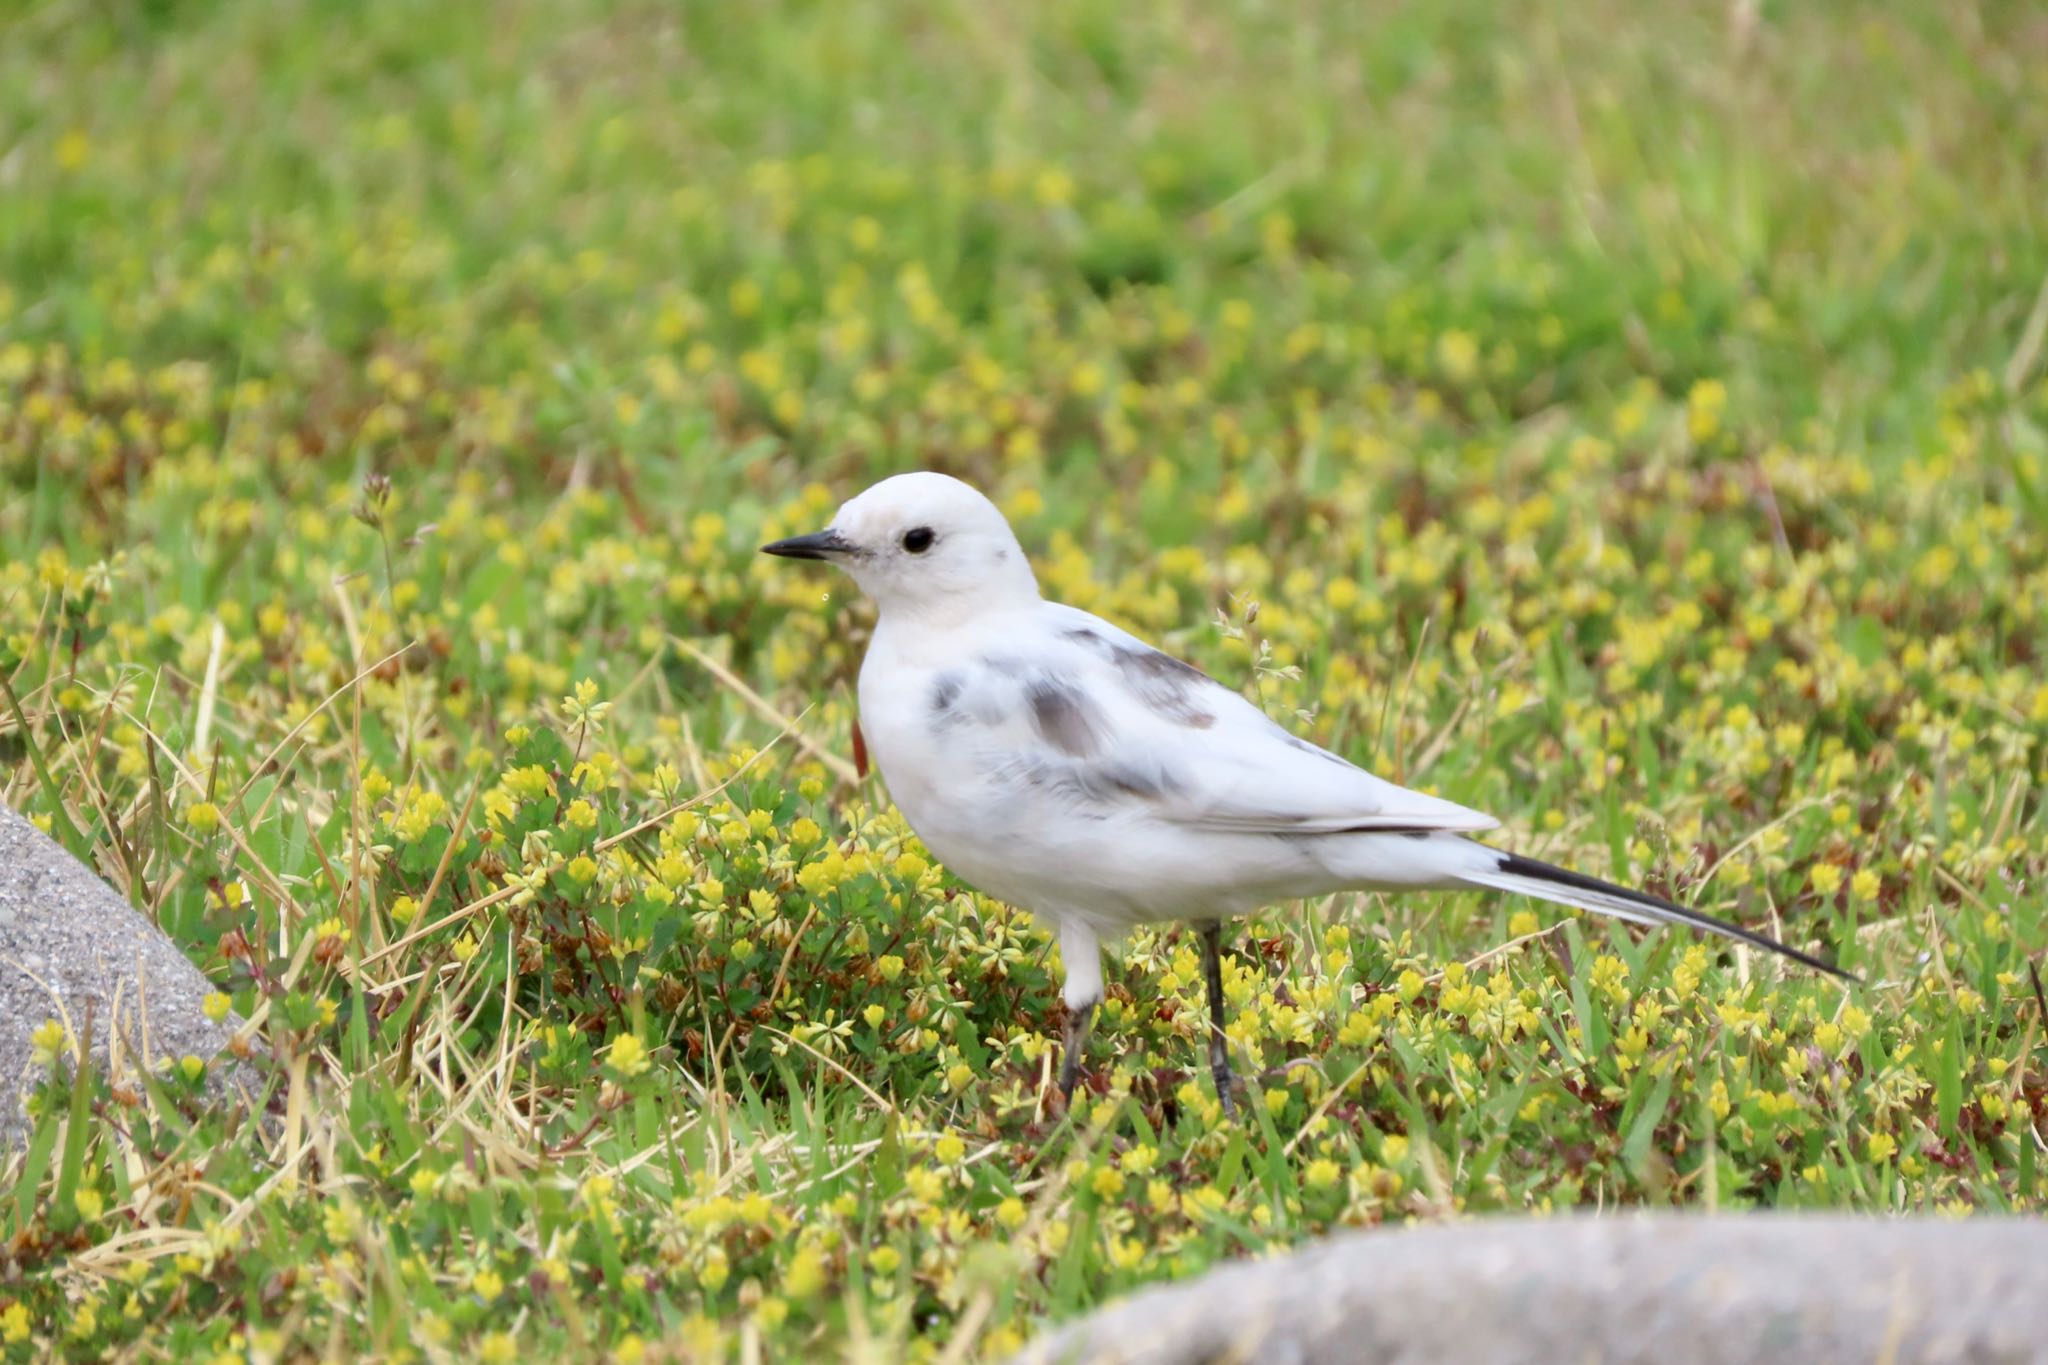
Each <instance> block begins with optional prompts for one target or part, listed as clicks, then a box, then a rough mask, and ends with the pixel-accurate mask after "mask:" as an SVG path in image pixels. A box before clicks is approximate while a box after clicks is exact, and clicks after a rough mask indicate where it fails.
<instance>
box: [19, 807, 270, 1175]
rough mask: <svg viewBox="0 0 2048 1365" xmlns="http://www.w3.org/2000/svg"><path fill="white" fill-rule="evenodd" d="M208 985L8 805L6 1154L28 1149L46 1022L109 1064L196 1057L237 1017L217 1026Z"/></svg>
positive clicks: (215, 1046)
mask: <svg viewBox="0 0 2048 1365" xmlns="http://www.w3.org/2000/svg"><path fill="white" fill-rule="evenodd" d="M210 989H211V988H210V987H209V986H208V985H207V982H206V978H205V977H203V976H201V975H200V974H199V971H198V970H197V969H196V968H195V967H193V965H192V964H191V962H189V961H187V960H186V958H185V955H184V954H183V953H181V952H179V951H178V947H177V945H176V944H174V943H172V942H171V941H170V939H168V938H167V937H165V936H164V934H163V933H162V932H161V931H160V930H158V929H157V927H156V926H155V925H153V924H151V923H150V922H149V920H148V919H147V918H145V917H144V916H143V915H142V914H140V913H139V912H138V911H137V910H136V909H135V908H134V907H133V906H131V905H130V904H128V901H127V899H126V898H125V897H123V896H122V895H121V894H120V893H119V892H117V891H115V890H114V889H113V888H112V887H110V886H108V885H107V884H106V883H105V882H104V881H102V880H100V878H99V877H98V876H96V875H95V874H94V873H93V871H92V869H90V868H88V867H86V866H85V865H84V864H83V863H81V862H79V861H78V860H77V859H76V858H73V857H72V856H71V855H70V854H69V853H67V852H65V851H64V849H63V847H62V846H61V845H59V844H58V843H57V842H56V841H55V840H53V839H51V838H49V837H48V836H47V835H45V834H44V833H43V832H42V831H41V830H39V829H37V828H36V827H35V826H34V825H32V824H30V823H29V822H28V821H27V820H26V819H24V818H23V817H22V816H20V815H18V814H16V813H15V812H14V811H11V810H9V809H7V808H6V807H5V806H0V1151H5V1150H8V1149H10V1148H13V1147H17V1146H19V1145H21V1144H22V1143H23V1142H24V1141H25V1140H26V1138H27V1135H28V1132H29V1125H28V1120H27V1116H26V1113H25V1109H24V1106H25V1105H26V1103H27V1100H28V1096H29V1093H30V1091H31V1090H32V1089H33V1088H34V1087H35V1085H36V1084H37V1083H38V1082H39V1081H40V1080H41V1079H42V1077H43V1070H42V1068H40V1067H38V1066H35V1065H34V1064H33V1063H32V1062H31V1060H30V1052H31V1046H30V1043H29V1037H30V1035H31V1034H33V1033H34V1032H35V1031H36V1029H38V1028H40V1027H41V1026H42V1025H43V1023H44V1022H45V1021H47V1020H50V1019H57V1020H60V1021H65V1022H66V1023H67V1024H68V1026H69V1027H70V1028H71V1030H72V1032H73V1034H74V1035H75V1036H76V1035H82V1034H83V1032H84V1029H85V1021H86V1018H87V1015H88V1013H90V1016H91V1019H92V1052H93V1056H94V1058H95V1059H96V1064H97V1065H98V1066H100V1067H102V1068H104V1067H107V1066H108V1065H109V1064H110V1058H111V1064H112V1065H113V1066H114V1067H115V1073H114V1074H116V1075H119V1074H123V1073H126V1074H130V1075H132V1074H133V1073H134V1071H135V1069H136V1068H137V1067H138V1066H149V1065H152V1064H154V1063H155V1062H156V1061H157V1060H158V1059H160V1058H169V1059H172V1060H174V1061H175V1060H176V1059H177V1058H180V1057H183V1056H185V1055H186V1054H187V1053H191V1054H193V1055H196V1056H200V1057H208V1058H210V1057H212V1056H213V1055H214V1054H215V1053H217V1052H219V1051H220V1050H221V1048H222V1047H224V1046H225V1045H226V1044H227V1042H228V1039H229V1037H230V1036H231V1033H230V1031H231V1029H232V1028H233V1027H234V1026H235V1025H236V1024H237V1023H238V1021H237V1020H236V1019H235V1018H234V1017H233V1016H230V1017H229V1018H228V1019H227V1020H226V1021H225V1022H224V1023H222V1024H215V1023H212V1022H211V1021H209V1020H208V1019H207V1018H206V1016H205V1015H204V1014H203V1013H201V1010H200V1004H201V1002H202V1001H203V1000H204V999H205V998H206V995H207V993H208V991H209V990H210Z"/></svg>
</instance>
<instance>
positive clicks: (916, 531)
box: [903, 526, 938, 555]
mask: <svg viewBox="0 0 2048 1365" xmlns="http://www.w3.org/2000/svg"><path fill="white" fill-rule="evenodd" d="M937 539H938V536H937V535H935V534H934V533H933V531H932V528H931V527H929V526H913V527H911V528H910V529H909V530H908V531H905V532H904V533H903V548H904V549H906V550H908V551H910V553H912V554H914V555H921V554H923V553H924V552H925V551H926V550H929V549H931V547H932V542H933V541H934V540H937Z"/></svg>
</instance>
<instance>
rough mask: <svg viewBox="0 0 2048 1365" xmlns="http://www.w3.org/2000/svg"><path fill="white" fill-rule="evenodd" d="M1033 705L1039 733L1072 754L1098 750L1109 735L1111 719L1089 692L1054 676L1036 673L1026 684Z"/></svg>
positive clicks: (1027, 698) (1083, 755) (1080, 755)
mask: <svg viewBox="0 0 2048 1365" xmlns="http://www.w3.org/2000/svg"><path fill="white" fill-rule="evenodd" d="M1024 700H1025V702H1026V703H1027V704H1028V705H1029V706H1030V708H1031V727H1032V728H1033V729H1034V730H1036V731H1037V732H1038V737H1039V738H1040V739H1043V740H1044V741H1045V742H1046V743H1048V744H1050V745H1052V747H1053V748H1055V749H1058V750H1059V751H1060V752H1061V753H1063V754H1067V755H1069V756H1070V757H1073V758H1088V757H1090V756H1092V755H1094V754H1096V753H1099V752H1100V751H1101V749H1102V747H1103V745H1104V742H1105V740H1106V739H1107V732H1108V721H1107V719H1106V718H1105V717H1104V716H1103V714H1102V708H1100V707H1099V706H1097V705H1096V704H1095V703H1094V702H1093V701H1091V700H1089V698H1088V694H1087V693H1086V692H1083V691H1082V690H1081V689H1080V688H1078V687H1075V686H1073V685H1071V684H1069V683H1064V682H1061V681H1060V680H1059V679H1057V678H1053V677H1037V678H1033V679H1031V680H1030V681H1029V682H1027V683H1026V684H1025V685H1024Z"/></svg>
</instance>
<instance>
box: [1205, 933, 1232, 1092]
mask: <svg viewBox="0 0 2048 1365" xmlns="http://www.w3.org/2000/svg"><path fill="white" fill-rule="evenodd" d="M1202 976H1203V978H1204V979H1205V980H1206V982H1207V983H1208V987H1209V1074H1210V1075H1211V1076H1214V1077H1215V1078H1216V1098H1217V1099H1219V1100H1221V1101H1223V1112H1224V1113H1226V1114H1228V1113H1229V1112H1231V1109H1232V1107H1233V1104H1234V1101H1233V1099H1232V1096H1231V1090H1232V1087H1233V1085H1234V1083H1235V1080H1236V1078H1235V1077H1233V1076H1232V1075H1231V1074H1230V1040H1229V1038H1228V1036H1227V1035H1225V1033H1224V1032H1223V925H1222V924H1221V923H1220V922H1218V921H1216V920H1211V921H1209V922H1208V923H1207V924H1204V925H1203V926H1202Z"/></svg>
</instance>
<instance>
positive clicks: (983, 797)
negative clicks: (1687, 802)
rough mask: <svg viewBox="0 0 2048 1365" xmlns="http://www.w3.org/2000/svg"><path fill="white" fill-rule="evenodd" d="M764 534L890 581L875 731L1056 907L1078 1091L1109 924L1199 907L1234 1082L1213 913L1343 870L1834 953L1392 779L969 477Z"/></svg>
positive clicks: (1005, 867) (1220, 1065)
mask: <svg viewBox="0 0 2048 1365" xmlns="http://www.w3.org/2000/svg"><path fill="white" fill-rule="evenodd" d="M763 548H764V549H765V550H767V551H768V552H769V553H771V554H779V555H785V556H789V557H793V558H808V559H824V560H829V561H831V562H833V563H836V564H838V565H839V566H840V567H842V568H844V569H845V570H846V571H847V572H848V573H850V574H851V575H852V576H853V577H854V579H855V581H857V582H858V583H859V584H860V585H861V587H862V588H863V589H865V590H866V591H867V592H868V594H869V595H870V596H871V597H873V598H874V599H875V602H876V604H877V606H878V608H879V611H880V616H879V620H878V621H877V623H876V627H875V634H874V640H873V642H872V643H871V644H870V645H869V647H868V653H867V658H866V659H865V661H864V662H863V663H862V666H861V674H860V716H861V726H862V730H863V732H864V733H865V735H866V736H867V740H868V746H869V748H870V750H871V751H872V753H873V754H874V757H875V761H876V763H877V764H878V765H879V766H880V768H881V770H882V776H883V777H884V779H885V780H886V781H887V782H888V785H889V792H890V795H891V796H892V797H893V798H894V799H895V801H896V804H897V806H898V808H900V809H901V810H902V812H903V814H904V817H905V818H906V819H907V820H908V821H909V822H910V825H911V828H913V829H915V830H916V831H917V833H918V836H919V838H921V839H923V841H924V842H925V844H926V845H927V846H928V847H929V848H930V849H931V850H932V852H933V853H935V854H937V855H938V857H939V858H940V859H941V860H942V861H944V862H945V864H946V865H947V866H948V867H950V868H951V869H952V870H953V871H954V872H955V873H957V874H958V875H959V876H961V877H962V878H964V879H965V880H967V881H968V882H970V883H972V884H973V885H975V886H976V887H978V888H980V889H981V890H983V891H985V892H987V893H988V894H990V895H993V896H997V897H999V898H1001V899H1003V900H1006V901H1008V902H1010V903H1011V904H1013V905H1017V906H1020V907H1022V908H1023V909H1026V910H1029V911H1030V912H1031V913H1032V914H1034V915H1037V916H1040V917H1041V918H1044V919H1048V920H1050V921H1051V922H1052V923H1053V924H1055V925H1056V926H1057V927H1058V929H1059V932H1060V940H1061V955H1062V957H1063V958H1064V959H1065V963H1066V969H1067V979H1066V985H1065V990H1064V992H1063V994H1064V997H1065V1000H1066V1003H1067V1006H1068V1010H1069V1020H1070V1023H1069V1029H1068V1038H1067V1042H1068V1050H1067V1058H1066V1067H1065V1069H1064V1071H1063V1073H1062V1085H1063V1086H1064V1087H1066V1088H1068V1089H1071V1087H1072V1084H1073V1080H1074V1076H1075V1068H1076V1065H1077V1062H1078V1055H1079V1051H1080V1048H1081V1045H1082V1044H1083V1043H1084V1042H1085V1039H1086V1031H1087V1023H1088V1019H1089V1017H1090V1015H1091V1013H1092V1011H1093V1007H1094V1006H1095V1004H1096V1003H1097V1002H1099V1001H1100V999H1101V998H1102V972H1101V958H1100V940H1101V938H1102V937H1104V936H1114V935H1115V934H1117V933H1119V932H1121V931H1122V930H1124V929H1127V928H1129V927H1130V926H1132V925H1135V924H1141V923H1147V922H1153V921H1161V920H1188V921H1193V922H1195V923H1198V924H1201V925H1203V926H1204V934H1203V940H1204V949H1205V954H1204V955H1205V958H1206V959H1207V960H1206V962H1205V966H1206V967H1207V969H1208V975H1209V984H1210V990H1211V1000H1210V1012H1211V1019H1212V1024H1213V1026H1214V1034H1213V1036H1212V1038H1211V1048H1210V1054H1211V1062H1212V1066H1213V1068H1214V1069H1215V1072H1216V1076H1217V1084H1218V1086H1219V1087H1220V1088H1221V1089H1222V1092H1223V1096H1224V1099H1225V1101H1226V1103H1227V1102H1228V1099H1229V1089H1228V1087H1229V1082H1230V1077H1229V1069H1228V1062H1227V1057H1226V1056H1225V1054H1224V1051H1223V1048H1222V1039H1221V1026H1222V1015H1221V1009H1222V1002H1221V999H1220V998H1219V994H1218V991H1217V980H1218V977H1219V975H1220V962H1219V961H1218V958H1217V953H1218V950H1219V948H1218V945H1219V939H1218V935H1217V932H1216V928H1215V926H1216V924H1217V922H1219V921H1220V920H1221V919H1223V918H1225V917H1227V916H1231V915H1236V914H1242V913H1245V912H1247V911H1250V910H1253V909H1256V908H1257V907H1259V906H1261V905H1265V904H1269V903H1271V902H1274V901H1282V900H1292V899H1298V898H1305V897H1313V896H1321V895H1326V894H1328V893H1330V892H1334V891H1342V890H1351V889H1377V890H1402V889H1415V888H1425V887H1439V888H1447V887H1461V886H1462V887H1485V888H1490V889H1495V890H1502V891H1514V892H1519V893H1522V894H1524V895H1531V896H1537V897H1541V898H1542V899H1545V900H1551V901H1557V902H1559V903H1562V904H1565V905H1572V906H1577V907H1579V908H1581V909H1585V910H1590V911H1595V912H1598V913H1601V914H1608V915H1615V916H1618V917H1620V918H1623V919H1630V920H1637V921H1641V922H1645V923H1660V922H1666V923H1682V924H1687V925H1690V926H1692V927H1695V928H1702V929H1708V930H1711V931H1714V932H1717V933H1721V934H1725V935H1728V936H1730V937H1733V938H1738V939H1742V940H1744V941H1746V942H1749V943H1753V944H1757V945H1759V946H1762V947H1766V948H1770V949H1773V950H1775V951H1777V952H1781V953H1784V954H1786V955H1787V956H1789V957H1793V958H1796V959H1798V960H1799V961H1801V962H1804V963H1806V964H1808V965H1810V966H1814V967H1818V968H1820V969H1822V970H1825V971H1830V972H1833V971H1835V969H1834V968H1833V967H1831V966H1829V965H1828V964H1826V963H1824V962H1821V961H1820V960H1818V959H1816V958H1813V957H1810V956H1808V955H1807V954H1804V953H1801V952H1798V951H1796V950H1794V949H1791V948H1787V947H1785V946H1783V945H1782V944H1779V943H1776V942H1774V941H1772V940H1770V939H1768V938H1765V937H1763V936H1762V935H1759V934H1756V933H1754V932H1752V931H1750V930H1748V929H1744V928H1742V927H1740V926H1738V925H1733V924H1727V923H1724V922H1722V921H1719V920H1716V919H1713V918H1711V917H1710V916H1707V915H1704V914H1702V913H1700V912H1699V911H1695V910H1691V909H1688V908H1686V907H1684V906H1680V905H1676V904H1673V903H1671V902H1668V901H1664V900H1661V899H1660V898H1657V897H1654V896H1649V895H1647V894H1645V893H1642V892H1638V891H1631V890H1628V889H1627V888H1624V887H1619V886H1613V885H1611V884H1608V883H1605V882H1600V881H1597V880H1595V879H1593V878H1590V877H1585V876H1582V875H1580V874H1577V873H1572V872H1568V871H1565V870H1564V869H1562V868H1553V867H1550V866H1549V865H1547V864H1544V863H1539V862H1535V861H1533V860H1531V859H1524V858H1519V857H1516V856H1515V855H1512V854H1503V853H1501V852H1500V851H1499V850H1497V849H1492V848H1489V847H1487V846H1486V845H1483V844H1480V843H1477V842H1474V841H1473V840H1471V839H1470V838H1467V837H1466V836H1467V835H1470V834H1472V833H1476V832H1479V831H1483V830H1488V829H1492V828H1494V827H1495V826H1496V825H1497V824H1498V822H1497V821H1495V820H1494V819H1492V818H1491V817H1489V816H1486V815H1483V814H1481V813H1480V812H1478V811H1475V810H1470V809H1468V808H1466V807H1464V806H1460V805H1458V804H1456V803H1455V802H1451V801H1445V800H1443V799H1441V798H1439V797H1434V796H1427V795H1424V794H1423V793H1421V792H1415V791H1410V790H1408V789H1407V788H1405V787H1400V786H1397V785H1395V784H1394V783H1391V782H1388V781H1386V780H1384V779H1382V778H1379V777H1375V776H1373V775H1372V774H1371V773H1368V772H1366V771H1364V770H1363V769H1361V768H1358V767H1355V766H1354V765H1352V764H1351V763H1349V762H1347V761H1345V760H1344V759H1342V758H1340V757H1338V756H1337V755H1335V754H1332V753H1330V752H1328V751H1327V750H1324V749H1321V748H1318V747H1317V746H1315V745H1313V744H1311V743H1309V742H1308V741H1306V740H1304V739H1301V738H1299V737H1297V736H1295V735H1293V734H1290V733H1289V732H1288V731H1287V730H1285V729H1283V728H1282V727H1281V726H1279V725H1278V724H1276V723H1274V722H1273V721H1272V720H1271V719H1270V718H1268V717H1267V716H1266V715H1265V713H1264V712H1262V711H1260V710H1259V708H1258V707H1256V706H1254V705H1253V704H1252V703H1251V702H1249V701H1247V700H1246V699H1245V698H1244V697H1242V696H1240V695H1239V694H1238V693H1236V692H1234V691H1232V690H1231V689H1229V688H1227V687H1225V686H1223V685H1222V684H1220V683H1218V682H1216V681H1214V680H1213V679H1211V678H1209V677H1207V676H1205V675H1204V674H1202V673H1200V672H1198V671H1197V670H1195V669H1193V668H1191V667H1189V666H1188V665H1186V664H1184V663H1181V662H1180V661H1179V660H1176V659H1173V658H1171V657H1169V656H1167V655H1165V654H1162V653H1160V652H1159V651H1158V650H1156V649H1154V648H1152V647H1151V646H1150V645H1148V644H1146V643H1145V642H1144V641H1142V640H1140V639H1138V638H1137V637H1136V636H1134V635H1131V634H1130V633H1129V632H1128V631H1125V630H1122V629H1119V628H1118V627H1116V626H1113V625H1111V624H1110V623H1109V622H1107V621H1104V620H1102V619H1101V618H1099V617H1096V616H1092V615H1090V614H1089V613H1087V612H1084V611H1079V610H1077V609H1075V608H1073V607H1069V606H1063V605H1061V604H1059V603H1055V602H1047V601H1046V600H1044V599H1043V598H1042V597H1041V596H1040V595H1039V591H1038V584H1037V580H1036V579H1035V577H1034V576H1033V574H1032V572H1031V567H1030V564H1029V562H1028V561H1027V560H1026V558H1025V556H1024V552H1023V550H1022V548H1021V547H1020V546H1019V545H1018V543H1017V539H1016V537H1015V535H1014V534H1013V533H1012V532H1011V530H1010V527H1009V525H1008V523H1007V522H1006V521H1005V520H1004V519H1003V516H1002V513H1001V512H1000V511H998V510H997V509H996V507H995V505H994V504H993V503H991V502H990V501H989V500H988V499H987V498H985V497H983V496H982V495H981V494H980V493H978V492H976V491H975V490H974V489H972V488H970V487H969V486H968V485H966V484H964V483H961V482H960V481H958V480H957V479H951V478H947V477H946V476H944V475H940V474H904V475H899V476H897V477H896V478H892V479H887V480H884V481H883V482H881V483H879V484H876V485H875V486H874V487H872V488H870V489H868V490H867V491H866V492H865V493H862V494H861V495H860V496H859V497H857V498H854V499H853V500H852V501H850V502H848V503H847V504H846V505H845V506H843V507H841V508H840V509H839V513H838V515H837V516H835V517H834V518H833V521H832V526H831V528H830V529H829V530H826V531H822V532H819V533H817V534H815V535H810V536H799V537H796V538H794V539H791V540H784V541H778V542H776V543H775V544H773V545H769V546H765V547H763Z"/></svg>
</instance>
